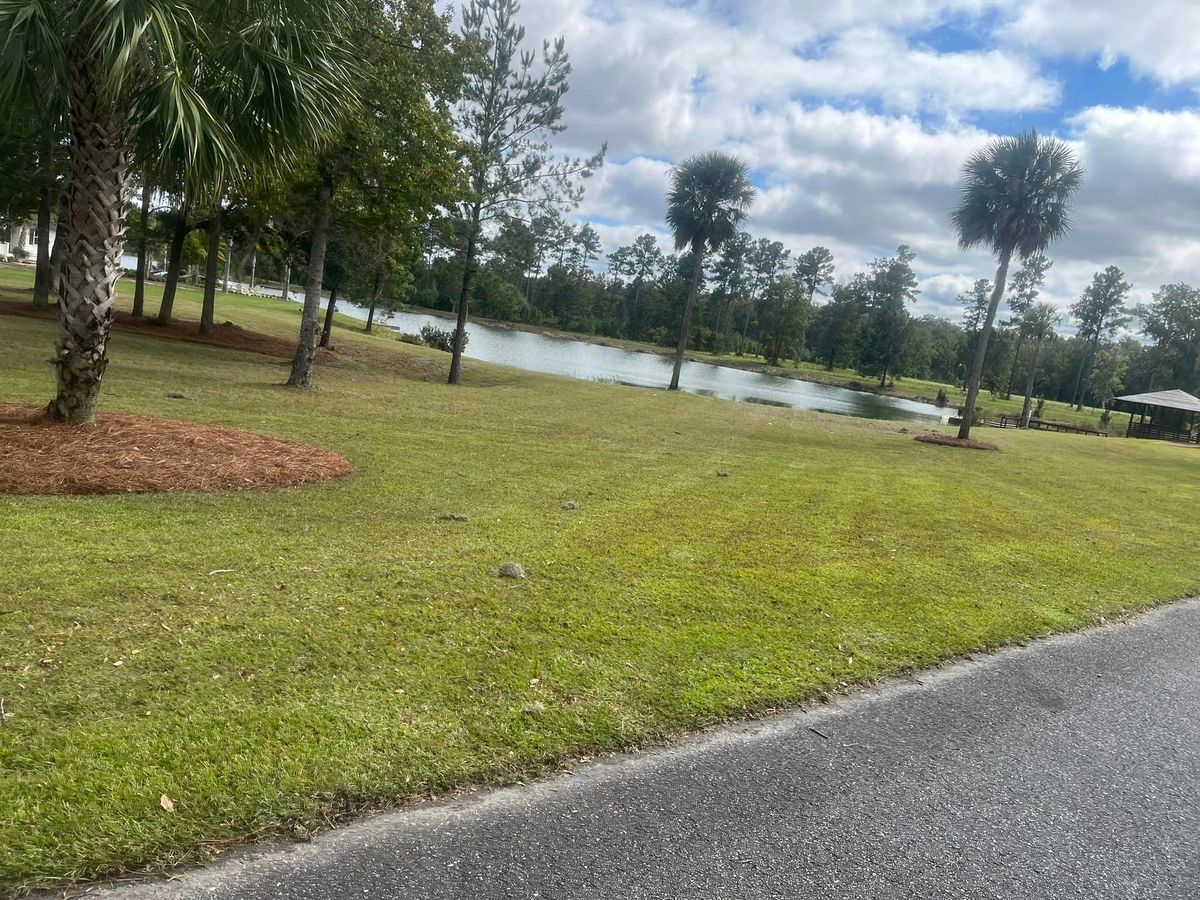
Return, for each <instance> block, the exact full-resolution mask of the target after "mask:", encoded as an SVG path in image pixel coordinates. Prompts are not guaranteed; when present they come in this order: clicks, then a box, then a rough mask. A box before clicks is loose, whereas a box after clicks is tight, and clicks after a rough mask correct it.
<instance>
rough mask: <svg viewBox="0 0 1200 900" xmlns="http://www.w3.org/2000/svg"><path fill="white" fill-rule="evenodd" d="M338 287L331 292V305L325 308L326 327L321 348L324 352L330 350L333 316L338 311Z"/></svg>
mask: <svg viewBox="0 0 1200 900" xmlns="http://www.w3.org/2000/svg"><path fill="white" fill-rule="evenodd" d="M337 294H338V289H337V285H336V284H335V285H334V286H333V289H332V290H331V291H330V292H329V305H328V306H326V307H325V325H324V327H322V328H321V343H320V345H319V346H320V347H321V348H322V349H323V350H328V349H329V338H330V337H332V336H333V314H334V312H335V311H336V310H337Z"/></svg>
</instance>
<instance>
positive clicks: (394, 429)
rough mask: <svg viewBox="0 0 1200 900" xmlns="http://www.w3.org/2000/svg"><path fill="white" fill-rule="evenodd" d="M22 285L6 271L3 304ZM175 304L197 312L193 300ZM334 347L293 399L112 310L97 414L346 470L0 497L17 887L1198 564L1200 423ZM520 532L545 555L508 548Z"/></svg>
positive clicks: (872, 674)
mask: <svg viewBox="0 0 1200 900" xmlns="http://www.w3.org/2000/svg"><path fill="white" fill-rule="evenodd" d="M26 284H28V274H27V273H25V272H21V273H14V272H13V270H11V269H0V297H4V298H8V299H12V298H14V297H16V296H18V291H17V288H18V287H20V288H22V289H23V288H24V286H25V285H26ZM21 293H22V295H23V293H24V292H23V290H22V292H21ZM126 293H128V291H126ZM152 294H154V295H155V296H152V297H151V308H153V306H154V301H155V299H156V289H155V291H153V292H152ZM177 307H178V309H179V313H180V315H182V316H185V317H193V318H194V317H196V316H197V314H198V294H196V293H195V292H194V291H191V290H185V291H183V292H182V293H181V296H180V297H179V300H178V302H177ZM298 314H299V313H298V307H295V306H285V305H284V304H282V303H281V302H280V301H270V300H261V299H247V298H232V297H221V298H220V300H219V303H218V313H217V318H218V320H224V319H232V320H233V321H235V322H236V323H238V324H240V325H243V326H245V327H247V328H253V329H257V330H261V331H268V332H271V333H276V334H280V335H294V334H295V331H296V329H297V325H298ZM353 327H354V328H355V329H356V328H358V327H360V326H353ZM335 343H336V344H337V345H338V347H339V348H340V351H341V352H340V355H341V356H342V361H341V362H339V363H338V364H336V365H327V366H325V367H323V368H322V369H321V370H320V371H319V373H318V384H319V386H318V389H316V390H314V391H311V392H307V393H302V392H298V391H294V390H289V389H286V388H283V387H281V386H280V385H281V383H282V382H283V381H284V380H285V377H286V373H287V363H286V361H284V360H280V359H273V358H269V357H265V356H258V355H253V354H249V353H240V352H233V351H227V350H221V349H216V348H213V347H206V346H201V345H194V344H188V343H180V342H169V341H165V340H161V339H156V338H153V337H145V336H138V335H122V334H117V335H116V336H115V338H114V340H113V342H112V365H111V367H110V368H109V371H108V375H107V376H106V380H105V392H104V396H103V406H104V407H105V408H107V409H111V410H121V411H127V412H133V413H142V414H151V415H162V416H168V417H174V418H183V419H189V420H194V421H200V422H216V423H223V424H228V425H233V426H238V427H243V428H247V429H252V430H255V431H260V432H263V433H267V434H272V435H277V436H281V437H286V438H293V439H298V440H302V441H307V442H309V443H312V444H315V445H317V446H321V447H327V448H330V449H333V450H336V451H338V452H341V453H343V454H345V455H346V456H347V457H348V458H349V459H350V460H351V461H352V463H353V464H354V465H355V467H356V472H355V474H354V475H352V476H350V477H349V478H348V479H346V480H343V481H338V482H330V483H326V484H323V485H319V486H313V487H307V488H295V489H286V490H275V491H265V492H261V493H236V494H235V493H228V494H208V495H184V494H175V495H140V496H118V497H96V498H54V499H40V498H13V497H7V498H5V497H0V539H2V540H3V546H4V548H5V553H4V555H3V557H2V559H0V697H2V698H3V700H4V704H5V710H6V711H7V712H8V713H9V714H10V716H9V717H8V718H7V720H6V724H5V726H4V727H2V728H0V884H3V885H4V887H0V893H2V892H3V891H4V890H5V889H7V890H8V891H10V892H16V891H19V890H22V889H24V888H27V887H30V886H33V885H37V884H53V883H62V882H65V881H68V880H71V879H77V878H90V877H95V876H100V875H104V874H113V873H118V872H122V871H128V870H130V869H138V868H141V867H151V868H154V867H163V866H167V865H170V864H172V863H174V862H178V861H181V860H186V859H198V858H204V857H205V856H206V854H209V853H211V852H213V849H214V848H216V847H219V846H220V845H221V842H223V841H228V840H234V839H239V838H244V837H247V836H258V835H263V834H266V833H270V832H271V831H273V830H275V829H281V828H282V829H286V830H302V829H304V828H309V827H313V826H315V825H317V824H319V823H323V822H327V821H330V820H332V819H336V818H337V817H339V816H340V815H342V814H344V813H346V812H349V811H352V810H355V809H360V808H364V807H369V806H372V805H379V804H386V803H393V802H397V801H399V800H402V799H404V798H409V797H416V796H420V795H425V794H428V793H439V792H442V791H445V790H447V789H449V788H452V787H454V786H457V785H463V784H467V783H478V782H489V781H500V780H512V779H517V778H520V777H524V776H526V775H528V774H530V773H532V772H536V771H539V770H542V769H544V768H545V767H546V766H548V765H551V764H552V763H553V762H554V761H556V760H561V759H563V758H564V757H566V756H568V755H570V754H579V753H591V752H594V751H598V750H607V749H616V748H621V747H628V746H631V745H636V744H639V743H644V742H648V741H653V740H656V739H661V738H664V737H667V736H670V735H672V734H676V733H679V732H680V731H683V730H687V729H694V728H698V727H702V726H704V725H707V724H709V723H712V722H715V721H718V720H720V719H722V718H723V717H729V716H738V715H744V714H747V713H750V712H754V711H762V710H768V709H771V708H776V707H780V706H784V705H788V704H795V703H797V702H800V701H803V700H805V699H807V698H813V697H815V696H818V695H820V694H822V693H825V692H831V691H837V690H840V689H844V688H846V687H847V686H853V685H855V684H857V683H862V682H868V681H870V680H872V679H876V678H880V677H883V676H886V675H890V674H893V673H896V672H900V671H903V670H905V669H907V668H909V667H914V666H927V665H931V664H934V663H936V662H938V661H939V660H944V659H946V658H948V657H952V656H955V655H958V654H964V653H970V652H973V651H977V650H981V649H985V648H993V647H997V646H999V645H1002V644H1004V643H1007V642H1012V641H1020V640H1024V639H1027V638H1030V637H1032V636H1035V635H1041V634H1045V633H1047V632H1051V631H1060V630H1066V629H1073V628H1078V627H1081V626H1083V625H1086V624H1088V623H1091V622H1094V621H1096V619H1097V617H1099V616H1112V615H1114V614H1117V613H1119V612H1121V611H1123V610H1133V609H1139V608H1143V607H1146V606H1149V605H1151V604H1155V603H1159V602H1163V601H1166V600H1169V599H1172V598H1177V597H1181V596H1184V595H1187V594H1190V593H1193V592H1196V591H1197V590H1200V573H1197V570H1196V566H1195V562H1194V559H1193V553H1192V550H1193V549H1194V548H1195V547H1196V546H1197V545H1198V543H1200V519H1198V518H1197V517H1196V515H1195V509H1196V506H1197V501H1200V452H1197V451H1196V450H1195V449H1194V448H1185V447H1178V446H1168V445H1164V444H1157V443H1150V442H1139V441H1128V440H1121V439H1103V440H1102V439H1097V438H1090V437H1080V436H1071V435H1055V434H1046V433H1021V432H1016V431H1005V432H989V433H988V434H987V435H986V436H987V439H988V440H991V441H994V442H995V443H997V444H999V445H1000V446H1001V447H1002V449H1003V452H1001V453H979V452H970V451H962V450H953V449H946V448H941V447H932V446H927V445H924V444H919V443H916V442H915V441H913V440H912V438H911V436H910V435H906V434H903V433H901V432H900V426H899V424H898V423H883V422H868V421H865V420H856V419H847V418H838V417H834V416H825V415H821V414H816V413H806V412H801V411H796V410H788V409H779V408H772V407H763V406H758V405H754V404H733V403H727V402H723V401H719V400H713V399H709V398H704V397H699V396H693V395H688V394H668V393H666V392H661V391H651V390H642V389H636V388H627V387H620V386H613V385H605V384H596V383H589V382H582V381H571V380H567V379H560V378H554V377H551V376H542V375H535V374H529V373H523V372H520V371H517V370H513V369H505V368H502V367H498V366H490V365H486V364H482V363H478V362H474V361H470V360H468V361H467V362H466V363H465V379H466V385H465V386H463V387H461V388H449V387H447V386H445V385H444V384H442V379H443V375H444V371H445V368H446V364H447V358H446V357H445V356H444V355H442V354H438V353H436V352H434V351H430V350H426V349H424V348H419V347H411V346H408V345H404V344H401V343H400V342H398V341H396V340H394V339H393V338H391V337H390V336H386V335H378V336H367V335H363V334H361V333H360V332H358V331H356V330H352V329H351V328H350V327H342V328H339V329H338V330H337V331H336V332H335ZM51 347H52V325H51V323H49V322H45V321H39V320H33V319H25V318H18V317H13V316H0V401H2V402H12V401H29V402H31V403H33V402H44V401H45V400H46V399H47V398H48V391H49V389H50V385H51V372H50V368H49V366H48V365H47V364H46V360H47V358H48V357H49V355H50V351H51ZM174 392H178V393H182V394H185V395H186V397H187V398H188V399H184V400H172V399H167V397H166V395H167V394H168V393H174ZM0 465H3V461H2V460H0ZM718 470H720V471H724V472H728V477H725V478H719V477H717V475H716V473H717V471H718ZM568 500H573V501H577V502H578V503H579V504H580V508H579V509H578V511H566V510H564V509H563V508H562V504H563V503H564V502H565V501H568ZM443 512H453V513H464V514H467V515H469V516H470V521H469V522H465V523H460V522H445V521H439V520H438V518H437V517H438V515H439V514H440V513H443ZM507 560H515V561H518V562H520V563H522V564H523V565H524V566H525V568H526V570H527V572H528V574H529V577H528V578H527V579H526V580H524V581H506V580H500V579H497V578H494V577H492V576H490V575H489V571H491V570H494V569H496V568H497V567H498V566H499V565H500V564H501V563H503V562H505V561H507ZM216 570H231V571H229V572H226V573H223V574H210V573H213V572H215V571H216ZM164 793H165V794H167V795H169V796H170V797H171V798H172V800H173V801H174V812H166V811H164V810H163V809H161V808H160V806H159V798H160V795H162V794H164Z"/></svg>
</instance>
